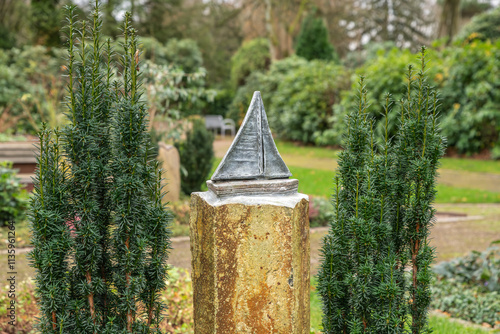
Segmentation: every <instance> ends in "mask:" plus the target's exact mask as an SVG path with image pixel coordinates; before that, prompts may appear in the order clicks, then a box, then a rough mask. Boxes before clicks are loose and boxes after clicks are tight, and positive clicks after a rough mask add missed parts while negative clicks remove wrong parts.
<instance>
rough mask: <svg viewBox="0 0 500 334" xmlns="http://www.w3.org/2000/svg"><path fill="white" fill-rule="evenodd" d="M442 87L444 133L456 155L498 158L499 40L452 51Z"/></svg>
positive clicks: (499, 102)
mask: <svg viewBox="0 0 500 334" xmlns="http://www.w3.org/2000/svg"><path fill="white" fill-rule="evenodd" d="M448 58H449V60H448V63H449V70H448V75H446V77H445V79H444V83H443V88H442V103H443V120H442V126H443V134H444V135H445V136H447V137H448V143H449V145H450V146H454V147H456V149H457V150H458V152H459V153H467V154H473V153H478V152H481V151H483V150H493V156H494V157H495V158H499V157H500V142H499V141H500V137H499V135H498V133H499V131H500V112H499V110H500V76H499V75H498V73H499V72H500V41H498V42H496V43H494V44H492V43H491V42H489V41H486V42H481V41H474V42H472V43H470V44H467V45H464V46H463V47H460V48H454V49H452V50H451V51H450V55H449V57H448Z"/></svg>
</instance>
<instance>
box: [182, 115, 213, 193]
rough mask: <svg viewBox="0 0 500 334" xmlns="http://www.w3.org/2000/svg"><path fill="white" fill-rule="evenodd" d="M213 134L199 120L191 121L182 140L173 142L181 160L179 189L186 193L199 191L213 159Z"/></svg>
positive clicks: (206, 177) (210, 168)
mask: <svg viewBox="0 0 500 334" xmlns="http://www.w3.org/2000/svg"><path fill="white" fill-rule="evenodd" d="M213 142H214V136H213V134H212V133H211V132H210V131H208V130H207V129H206V128H205V123H204V122H203V121H201V120H195V121H194V122H193V128H192V129H191V130H188V132H187V133H186V139H185V140H184V141H177V142H175V147H176V148H177V150H179V156H180V160H181V189H182V191H183V192H184V193H185V194H186V195H190V194H191V193H192V192H194V191H200V190H201V185H202V184H203V183H204V182H205V181H206V180H207V179H208V176H209V173H210V171H211V170H212V163H213V161H214V149H213Z"/></svg>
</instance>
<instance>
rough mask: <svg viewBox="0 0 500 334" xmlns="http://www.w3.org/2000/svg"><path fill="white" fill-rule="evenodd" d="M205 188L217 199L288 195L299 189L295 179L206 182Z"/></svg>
mask: <svg viewBox="0 0 500 334" xmlns="http://www.w3.org/2000/svg"><path fill="white" fill-rule="evenodd" d="M207 187H208V189H210V190H211V191H213V192H214V193H215V194H216V195H217V196H219V197H227V196H238V195H266V194H274V195H278V194H279V195H289V194H295V193H296V192H297V190H298V189H299V180H297V179H277V180H242V181H226V182H214V181H211V180H208V181H207Z"/></svg>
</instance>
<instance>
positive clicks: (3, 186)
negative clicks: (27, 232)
mask: <svg viewBox="0 0 500 334" xmlns="http://www.w3.org/2000/svg"><path fill="white" fill-rule="evenodd" d="M16 174H17V172H16V170H14V169H12V162H10V161H0V226H7V225H8V224H9V223H10V222H12V221H14V222H18V221H20V220H22V219H24V217H25V211H26V207H27V204H28V196H27V194H26V190H23V189H22V184H21V183H20V182H19V178H18V177H17V175H16Z"/></svg>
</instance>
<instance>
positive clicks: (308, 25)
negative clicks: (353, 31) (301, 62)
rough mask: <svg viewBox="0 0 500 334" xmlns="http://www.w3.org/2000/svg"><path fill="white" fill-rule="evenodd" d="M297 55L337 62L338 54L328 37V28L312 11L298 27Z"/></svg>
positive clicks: (308, 58)
mask: <svg viewBox="0 0 500 334" xmlns="http://www.w3.org/2000/svg"><path fill="white" fill-rule="evenodd" d="M295 53H296V54H297V56H300V57H303V58H305V59H307V60H313V59H323V60H332V61H334V62H337V63H338V62H339V59H338V55H337V53H336V52H335V49H334V48H333V45H332V44H331V43H330V41H329V39H328V29H327V28H326V26H325V23H324V22H323V20H322V19H321V18H318V17H315V15H314V13H313V14H310V15H308V16H307V17H306V18H305V19H304V22H303V23H302V27H301V28H300V32H299V35H298V37H297V41H296V43H295Z"/></svg>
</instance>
